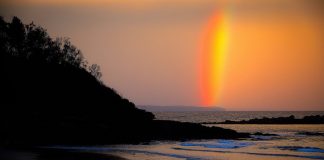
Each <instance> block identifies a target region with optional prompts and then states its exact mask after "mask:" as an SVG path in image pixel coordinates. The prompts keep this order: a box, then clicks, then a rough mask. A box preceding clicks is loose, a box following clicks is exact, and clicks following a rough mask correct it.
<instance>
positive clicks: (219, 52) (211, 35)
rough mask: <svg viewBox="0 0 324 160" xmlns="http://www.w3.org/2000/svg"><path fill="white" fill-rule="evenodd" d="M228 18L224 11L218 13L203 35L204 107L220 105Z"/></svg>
mask: <svg viewBox="0 0 324 160" xmlns="http://www.w3.org/2000/svg"><path fill="white" fill-rule="evenodd" d="M226 16H227V15H226V13H225V12H224V11H217V12H216V13H215V14H214V15H213V16H212V17H211V19H210V20H209V22H208V24H207V26H206V28H205V33H203V40H202V48H201V52H202V53H201V55H202V56H203V57H202V59H201V62H200V65H201V67H202V68H201V82H200V83H201V92H202V93H201V95H202V104H203V105H204V106H212V105H215V104H216V105H219V104H220V96H221V90H222V86H223V84H222V83H223V78H224V69H225V68H224V67H225V63H226V54H227V51H228V43H229V42H228V41H229V24H228V19H227V18H228V17H226Z"/></svg>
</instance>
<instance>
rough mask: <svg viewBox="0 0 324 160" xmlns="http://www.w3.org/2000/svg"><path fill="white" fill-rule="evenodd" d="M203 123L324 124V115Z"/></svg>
mask: <svg viewBox="0 0 324 160" xmlns="http://www.w3.org/2000/svg"><path fill="white" fill-rule="evenodd" d="M201 124H324V115H313V116H304V117H303V118H295V116H294V115H291V116H289V117H272V118H268V117H263V118H253V119H250V120H241V121H231V120H226V121H223V122H201Z"/></svg>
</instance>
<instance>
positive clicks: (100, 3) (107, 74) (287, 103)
mask: <svg viewBox="0 0 324 160" xmlns="http://www.w3.org/2000/svg"><path fill="white" fill-rule="evenodd" d="M0 9H1V10H0V13H1V15H2V16H4V17H5V18H6V19H7V20H9V19H10V18H11V17H12V16H18V17H19V18H21V19H22V21H23V22H24V23H30V22H32V21H33V22H34V23H35V24H37V25H41V26H42V27H44V28H45V29H46V30H47V31H48V33H49V34H50V35H51V36H52V37H67V38H69V39H70V41H71V42H72V43H73V44H74V45H75V46H76V47H77V48H79V49H80V50H81V51H82V53H83V54H84V56H85V57H86V59H87V60H88V61H89V62H90V63H96V64H99V65H100V67H101V72H102V74H103V76H102V78H101V79H102V81H103V82H104V83H105V84H106V85H108V86H110V87H112V88H114V89H115V90H117V91H118V93H120V94H121V95H122V96H124V97H126V98H128V99H130V100H131V101H133V102H134V103H135V104H137V105H158V106H173V105H177V106H179V105H181V106H182V105H185V106H205V107H209V106H219V107H223V108H224V109H226V110H235V111H249V110H257V111H281V110H297V111H299V110H300V111H302V110H322V111H323V110H324V30H323V28H324V2H323V1H322V0H249V1H240V0H233V1H226V0H136V1H135V0H47V1H43V0H10V1H9V0H3V1H1V2H0Z"/></svg>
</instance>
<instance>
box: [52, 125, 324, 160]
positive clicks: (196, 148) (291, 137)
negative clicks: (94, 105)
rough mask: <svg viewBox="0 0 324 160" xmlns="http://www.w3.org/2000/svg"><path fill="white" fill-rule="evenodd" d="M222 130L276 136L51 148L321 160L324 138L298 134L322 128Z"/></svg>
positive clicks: (214, 158) (138, 158) (211, 158)
mask: <svg viewBox="0 0 324 160" xmlns="http://www.w3.org/2000/svg"><path fill="white" fill-rule="evenodd" d="M222 127H225V128H232V129H237V130H239V131H250V132H257V131H258V132H263V133H272V134H277V135H276V136H274V135H270V136H257V135H256V136H255V137H252V138H248V139H241V140H199V141H198V140H192V141H186V142H153V143H151V144H149V145H114V146H111V145H110V146H101V147H62V146H56V147H54V148H63V149H67V150H77V151H87V152H93V153H103V154H112V155H118V156H120V157H123V158H126V159H130V160H143V159H147V160H150V159H160V160H182V159H184V160H237V159H240V160H241V159H246V160H250V159H252V160H294V159H296V160H297V159H298V160H302V159H305V160H306V159H324V136H321V135H320V134H313V135H302V134H300V133H303V132H304V133H310V132H312V133H315V132H318V133H323V132H324V125H222ZM306 131H307V132H306ZM256 137H258V138H256ZM262 137H263V138H262Z"/></svg>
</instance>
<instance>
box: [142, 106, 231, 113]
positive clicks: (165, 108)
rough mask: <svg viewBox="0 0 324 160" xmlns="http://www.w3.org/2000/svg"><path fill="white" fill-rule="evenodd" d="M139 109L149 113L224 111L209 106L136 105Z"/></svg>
mask: <svg viewBox="0 0 324 160" xmlns="http://www.w3.org/2000/svg"><path fill="white" fill-rule="evenodd" d="M137 107H138V108H140V109H144V110H146V111H150V112H200V111H226V110H225V109H224V108H222V107H217V106H210V107H201V106H181V105H178V106H155V105H138V106H137Z"/></svg>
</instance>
